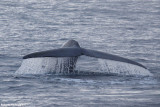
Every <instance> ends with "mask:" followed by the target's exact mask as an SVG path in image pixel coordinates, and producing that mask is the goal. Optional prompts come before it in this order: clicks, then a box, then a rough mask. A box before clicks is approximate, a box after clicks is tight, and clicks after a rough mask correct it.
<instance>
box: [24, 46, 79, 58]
mask: <svg viewBox="0 0 160 107" xmlns="http://www.w3.org/2000/svg"><path fill="white" fill-rule="evenodd" d="M80 55H81V48H59V49H53V50H48V51H42V52H35V53H31V54H28V55H26V56H24V57H23V59H28V58H38V57H77V56H80Z"/></svg>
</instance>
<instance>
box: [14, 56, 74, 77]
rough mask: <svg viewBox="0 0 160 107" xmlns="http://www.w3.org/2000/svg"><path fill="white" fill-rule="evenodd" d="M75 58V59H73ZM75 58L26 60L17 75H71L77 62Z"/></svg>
mask: <svg viewBox="0 0 160 107" xmlns="http://www.w3.org/2000/svg"><path fill="white" fill-rule="evenodd" d="M73 58H74V57H73ZM73 58H67V57H64V58H47V57H46V58H29V59H24V60H23V62H22V64H21V66H20V68H19V69H18V70H17V71H16V74H45V73H55V74H59V75H60V74H69V73H70V71H71V69H72V70H74V67H75V66H76V62H74V61H73Z"/></svg>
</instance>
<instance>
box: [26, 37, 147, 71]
mask: <svg viewBox="0 0 160 107" xmlns="http://www.w3.org/2000/svg"><path fill="white" fill-rule="evenodd" d="M81 55H86V56H90V57H95V58H101V59H107V60H113V61H119V62H125V63H128V64H133V65H137V66H139V67H142V68H145V69H147V68H146V67H145V66H143V65H142V64H140V63H137V62H135V61H132V60H130V59H127V58H123V57H120V56H117V55H112V54H109V53H104V52H100V51H96V50H90V49H85V48H81V47H80V46H79V44H78V42H77V41H75V40H69V41H68V42H67V43H65V44H64V45H63V46H62V48H59V49H53V50H48V51H42V52H36V53H31V54H28V55H26V56H24V57H23V59H28V58H38V57H62V58H63V57H67V58H64V60H63V61H62V62H63V65H62V66H65V67H66V66H69V67H70V69H74V68H75V65H76V62H77V59H78V57H79V56H81ZM69 64H74V65H73V66H71V65H69Z"/></svg>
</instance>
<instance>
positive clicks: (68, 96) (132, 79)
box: [0, 0, 160, 107]
mask: <svg viewBox="0 0 160 107" xmlns="http://www.w3.org/2000/svg"><path fill="white" fill-rule="evenodd" d="M70 39H74V40H77V41H78V42H79V44H80V45H81V47H85V48H89V49H95V50H100V51H104V52H108V53H113V54H116V55H119V56H123V57H127V58H129V59H132V60H134V61H137V62H139V63H141V64H143V65H145V66H146V67H147V68H148V69H149V71H150V72H151V73H152V74H153V76H147V77H146V76H119V75H108V76H107V75H67V76H65V75H52V74H44V75H43V74H41V75H23V76H15V75H14V74H15V72H16V70H17V69H18V68H19V67H20V65H21V62H22V60H23V59H22V57H23V56H24V55H26V54H28V53H32V52H35V51H42V50H49V49H55V48H59V47H61V45H62V44H63V43H64V42H66V41H67V40H70ZM81 60H83V61H82V62H79V63H80V64H82V65H83V66H81V67H82V68H83V67H84V68H87V70H88V69H91V70H96V68H97V67H98V65H97V64H96V63H93V62H94V59H89V58H81ZM84 62H87V63H88V64H83V63H84ZM0 106H2V107H3V106H5V107H8V106H24V107H56V106H58V107H62V106H68V107H77V106H78V107H159V106H160V1H159V0H0Z"/></svg>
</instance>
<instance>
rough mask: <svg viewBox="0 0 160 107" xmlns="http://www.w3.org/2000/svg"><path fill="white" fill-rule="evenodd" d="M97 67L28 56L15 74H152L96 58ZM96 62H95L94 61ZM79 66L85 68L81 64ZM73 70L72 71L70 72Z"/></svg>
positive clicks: (131, 66)
mask: <svg viewBox="0 0 160 107" xmlns="http://www.w3.org/2000/svg"><path fill="white" fill-rule="evenodd" d="M98 62H99V63H98V64H99V65H98V69H97V68H94V69H93V70H87V69H84V70H80V69H76V70H75V69H74V67H76V62H74V61H73V59H72V58H68V57H64V58H30V59H25V60H23V62H22V64H21V66H20V68H19V69H18V70H17V71H16V74H45V73H53V74H58V75H73V74H76V75H77V74H78V75H115V74H116V75H127V76H128V75H129V76H131V75H136V76H152V74H151V73H150V72H149V71H148V70H147V69H144V68H142V67H139V66H136V65H132V64H128V63H123V62H117V61H110V60H103V59H98ZM96 63H97V62H96ZM99 66H100V67H99ZM80 68H85V65H83V66H82V67H80ZM71 71H74V72H71Z"/></svg>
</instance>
